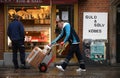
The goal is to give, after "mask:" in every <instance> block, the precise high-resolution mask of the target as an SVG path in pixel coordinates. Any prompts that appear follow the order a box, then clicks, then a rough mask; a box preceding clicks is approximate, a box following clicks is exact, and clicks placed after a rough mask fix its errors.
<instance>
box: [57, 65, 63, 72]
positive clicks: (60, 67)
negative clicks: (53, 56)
mask: <svg viewBox="0 0 120 78" xmlns="http://www.w3.org/2000/svg"><path fill="white" fill-rule="evenodd" d="M56 67H57V68H58V69H59V70H61V71H65V70H64V69H63V68H62V66H58V65H57V66H56Z"/></svg>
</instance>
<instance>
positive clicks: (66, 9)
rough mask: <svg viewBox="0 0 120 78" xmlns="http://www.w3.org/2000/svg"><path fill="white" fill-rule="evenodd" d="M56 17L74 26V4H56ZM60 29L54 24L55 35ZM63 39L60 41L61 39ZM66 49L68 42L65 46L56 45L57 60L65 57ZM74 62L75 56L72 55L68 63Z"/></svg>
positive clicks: (59, 60)
mask: <svg viewBox="0 0 120 78" xmlns="http://www.w3.org/2000/svg"><path fill="white" fill-rule="evenodd" d="M56 19H61V20H63V21H66V22H69V23H70V25H71V26H73V27H74V5H56ZM60 31H61V30H60V29H59V28H58V27H57V25H56V36H58V35H59V33H60ZM63 39H64V38H63ZM63 39H62V40H61V41H63ZM61 41H59V42H61ZM68 49H69V43H67V44H65V47H62V46H58V47H57V48H56V56H57V57H56V58H57V62H61V61H62V60H63V59H64V58H65V57H66V55H67V54H68ZM73 60H74V61H73ZM74 62H75V57H73V59H72V60H71V62H70V63H69V64H74Z"/></svg>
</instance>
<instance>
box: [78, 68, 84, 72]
mask: <svg viewBox="0 0 120 78" xmlns="http://www.w3.org/2000/svg"><path fill="white" fill-rule="evenodd" d="M76 71H77V72H80V71H86V69H81V68H78V69H76Z"/></svg>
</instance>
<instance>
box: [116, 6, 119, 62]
mask: <svg viewBox="0 0 120 78" xmlns="http://www.w3.org/2000/svg"><path fill="white" fill-rule="evenodd" d="M116 17H117V25H116V26H117V27H116V60H117V63H120V5H119V6H118V8H117V16H116Z"/></svg>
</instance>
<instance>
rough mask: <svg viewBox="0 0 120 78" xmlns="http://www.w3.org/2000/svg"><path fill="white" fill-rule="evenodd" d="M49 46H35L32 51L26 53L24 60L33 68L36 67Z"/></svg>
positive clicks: (48, 49)
mask: <svg viewBox="0 0 120 78" xmlns="http://www.w3.org/2000/svg"><path fill="white" fill-rule="evenodd" d="M50 50H51V47H49V46H47V45H46V46H44V49H43V50H42V49H40V48H39V47H35V48H34V49H33V50H32V52H31V53H30V54H29V55H28V57H27V59H26V61H27V62H28V63H29V64H30V65H32V66H33V67H35V68H38V66H39V64H40V63H41V62H42V61H43V59H44V58H45V56H46V55H47V54H48V53H49V52H50Z"/></svg>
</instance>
